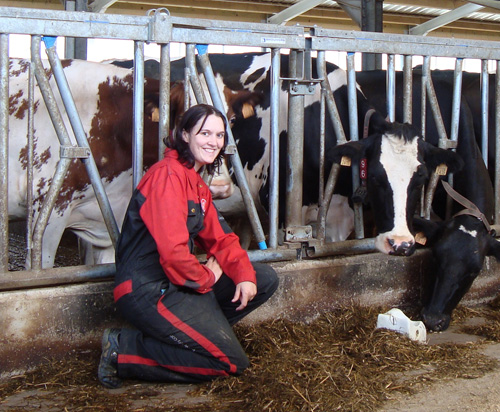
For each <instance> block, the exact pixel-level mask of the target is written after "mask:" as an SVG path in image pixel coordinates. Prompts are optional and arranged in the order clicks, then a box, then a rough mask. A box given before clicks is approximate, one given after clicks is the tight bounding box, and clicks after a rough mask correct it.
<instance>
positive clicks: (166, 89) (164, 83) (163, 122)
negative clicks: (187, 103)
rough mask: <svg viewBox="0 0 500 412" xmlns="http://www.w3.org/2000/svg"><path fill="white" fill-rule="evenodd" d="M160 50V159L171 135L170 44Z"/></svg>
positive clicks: (162, 46) (164, 45)
mask: <svg viewBox="0 0 500 412" xmlns="http://www.w3.org/2000/svg"><path fill="white" fill-rule="evenodd" d="M160 49H161V50H160V103H159V104H160V107H159V110H160V123H159V125H158V159H162V158H163V154H164V152H165V148H166V146H165V140H166V139H167V138H168V135H169V134H170V44H162V45H160ZM172 120H175V119H172Z"/></svg>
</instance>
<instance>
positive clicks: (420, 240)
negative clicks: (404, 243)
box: [415, 232, 427, 246]
mask: <svg viewBox="0 0 500 412" xmlns="http://www.w3.org/2000/svg"><path fill="white" fill-rule="evenodd" d="M415 242H417V243H418V244H419V245H422V246H424V245H425V244H426V243H427V238H426V237H425V235H424V233H423V232H418V233H417V234H416V235H415Z"/></svg>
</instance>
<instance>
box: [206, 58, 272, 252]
mask: <svg viewBox="0 0 500 412" xmlns="http://www.w3.org/2000/svg"><path fill="white" fill-rule="evenodd" d="M200 51H201V53H200ZM198 58H199V61H200V64H201V66H202V67H203V73H204V75H205V81H206V82H207V86H208V90H209V91H210V95H211V96H212V101H213V102H214V106H215V107H217V108H218V109H219V110H220V111H221V112H222V113H224V104H223V102H222V98H221V96H220V94H219V89H218V88H217V83H216V81H215V76H214V73H213V70H212V66H211V64H210V60H209V58H208V54H207V53H206V52H205V51H203V49H202V48H199V49H198ZM224 115H225V114H224ZM227 132H228V144H230V145H234V147H235V154H234V155H233V156H232V158H231V159H232V162H233V168H234V172H235V176H236V180H237V181H238V186H239V188H240V190H241V194H242V197H243V202H244V203H245V206H246V210H247V213H248V217H249V219H250V224H251V225H252V229H253V231H254V234H255V237H256V239H257V242H258V245H259V248H260V249H267V245H266V241H265V236H264V231H263V230H262V225H261V223H260V220H259V215H258V213H257V209H256V207H255V203H254V201H253V198H252V195H251V193H250V188H249V187H248V182H247V180H246V177H245V172H244V170H243V165H242V164H241V160H240V156H239V155H238V152H237V150H236V144H235V142H234V138H233V134H232V133H231V129H228V130H227Z"/></svg>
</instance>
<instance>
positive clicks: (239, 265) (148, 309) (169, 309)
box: [98, 105, 278, 388]
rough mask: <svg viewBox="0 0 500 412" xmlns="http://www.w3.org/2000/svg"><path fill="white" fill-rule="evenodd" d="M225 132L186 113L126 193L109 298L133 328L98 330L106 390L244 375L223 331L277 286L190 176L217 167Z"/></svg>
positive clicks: (214, 113) (208, 117)
mask: <svg viewBox="0 0 500 412" xmlns="http://www.w3.org/2000/svg"><path fill="white" fill-rule="evenodd" d="M226 127H227V126H226V121H225V118H224V116H223V115H222V113H220V112H219V111H218V110H217V109H215V108H214V107H212V106H209V105H197V106H193V107H191V108H190V109H189V110H188V111H186V113H185V114H184V115H183V116H182V119H181V120H180V122H179V125H178V126H177V128H176V130H175V132H174V137H173V141H171V142H170V141H169V142H167V147H168V148H167V149H166V151H165V158H164V159H163V160H161V161H160V162H158V163H156V164H155V165H153V166H152V167H151V168H150V170H149V171H148V172H147V173H146V174H145V175H144V177H143V179H142V180H141V182H140V183H139V185H138V187H137V189H136V190H135V191H134V194H133V195H132V199H131V201H130V204H129V207H128V210H127V214H126V216H125V220H124V222H123V228H122V233H121V236H120V239H119V241H118V245H117V248H116V279H115V289H114V298H115V302H116V305H117V307H118V309H119V310H120V312H121V314H122V315H123V317H124V318H125V319H126V320H127V321H128V322H130V323H131V324H132V325H133V326H134V327H135V328H137V329H107V330H106V331H105V332H104V336H103V339H102V355H101V361H100V364H99V370H98V376H99V380H100V381H101V383H102V384H103V385H104V386H106V387H108V388H118V387H119V386H121V384H122V379H123V378H136V379H144V380H150V381H165V382H201V381H207V380H211V379H213V378H215V377H217V376H228V375H238V374H240V373H241V372H242V371H243V370H244V369H245V368H246V367H248V359H247V357H246V355H245V353H244V351H243V349H242V348H241V345H240V344H239V342H238V340H237V338H236V336H235V335H234V333H233V330H232V328H231V326H232V325H233V324H235V323H236V322H237V321H238V320H240V319H241V318H243V317H244V316H245V315H247V314H248V313H250V312H251V311H252V310H254V309H255V308H257V307H258V306H260V305H261V304H262V303H264V302H265V301H266V300H267V299H269V297H270V296H271V295H272V294H273V293H274V291H275V290H276V288H277V286H278V280H277V276H276V273H275V272H274V270H273V269H272V268H271V267H269V266H267V265H263V264H253V265H252V264H251V263H250V261H249V259H248V255H247V253H246V252H245V251H244V250H243V249H242V248H241V247H240V245H239V240H238V237H237V236H236V235H235V234H234V233H232V231H231V229H230V228H229V227H228V225H227V224H226V222H225V221H224V219H223V218H222V216H220V215H219V213H218V211H217V209H216V208H215V206H214V204H213V203H212V197H211V195H210V191H209V189H208V187H207V185H206V184H205V183H204V182H203V180H202V179H201V177H200V175H199V173H200V171H201V170H202V169H203V167H205V168H206V169H207V170H208V172H209V173H211V172H213V171H214V170H215V168H217V167H218V166H219V165H220V163H221V161H222V156H223V153H224V148H225V146H226V143H227V134H226ZM195 244H196V245H197V246H198V247H200V248H202V249H204V250H205V251H206V252H207V258H208V260H207V262H206V263H204V264H202V263H200V262H199V261H198V259H197V258H196V257H195V256H194V254H193V249H194V246H195Z"/></svg>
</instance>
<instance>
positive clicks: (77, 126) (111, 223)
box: [45, 41, 143, 246]
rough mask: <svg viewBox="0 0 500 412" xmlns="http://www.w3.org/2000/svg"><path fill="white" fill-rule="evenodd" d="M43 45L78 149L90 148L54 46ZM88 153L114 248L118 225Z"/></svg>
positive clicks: (97, 193)
mask: <svg viewBox="0 0 500 412" xmlns="http://www.w3.org/2000/svg"><path fill="white" fill-rule="evenodd" d="M45 43H46V50H47V56H48V57H49V62H50V66H51V68H52V71H53V72H54V77H55V80H56V83H57V87H58V88H59V93H60V94H61V98H62V101H63V103H64V106H65V108H66V113H67V115H68V119H69V121H70V123H71V127H72V128H73V132H74V134H75V138H76V141H77V142H78V145H79V146H80V147H84V148H90V146H89V143H88V141H87V136H86V134H85V130H84V129H83V125H82V122H81V119H80V116H79V115H78V111H77V109H76V105H75V101H74V99H73V96H72V94H71V90H70V88H69V85H68V81H67V80H66V76H65V75H64V70H63V68H62V65H61V61H60V60H59V57H58V56H57V52H56V49H55V45H52V46H48V44H47V41H45ZM141 102H142V101H141ZM142 107H143V105H142V103H141V109H142ZM88 153H89V157H88V158H87V159H84V160H83V162H84V165H85V167H86V169H87V173H88V175H89V178H90V181H91V183H92V188H93V189H94V193H95V196H96V199H97V202H98V203H99V207H100V209H101V213H102V215H103V218H104V222H105V223H106V227H107V229H108V233H109V236H110V238H111V242H112V243H113V246H115V245H116V242H117V241H118V236H119V235H120V231H119V229H118V225H117V223H116V220H115V217H114V215H113V211H112V209H111V205H110V203H109V199H108V196H107V195H106V191H105V190H104V186H103V184H102V181H101V178H100V176H99V171H98V170H97V166H96V164H95V161H94V158H93V156H92V153H91V151H90V149H89V150H88Z"/></svg>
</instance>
